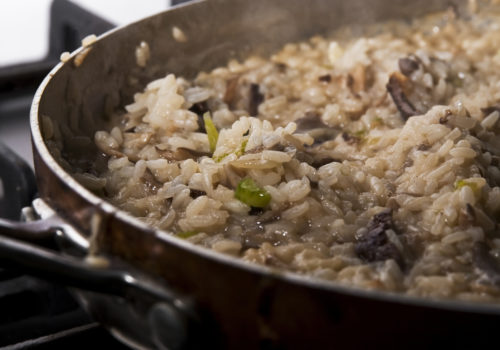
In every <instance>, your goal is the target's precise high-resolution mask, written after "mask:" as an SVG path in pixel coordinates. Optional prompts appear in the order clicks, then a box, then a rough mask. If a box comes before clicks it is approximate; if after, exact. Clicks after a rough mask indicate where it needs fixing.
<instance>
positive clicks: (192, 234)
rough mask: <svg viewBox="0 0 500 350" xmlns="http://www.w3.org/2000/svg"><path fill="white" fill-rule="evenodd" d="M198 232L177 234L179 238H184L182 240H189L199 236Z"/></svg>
mask: <svg viewBox="0 0 500 350" xmlns="http://www.w3.org/2000/svg"><path fill="white" fill-rule="evenodd" d="M197 234H198V232H196V231H184V232H179V233H177V237H179V238H182V239H187V238H189V237H193V236H194V235H197Z"/></svg>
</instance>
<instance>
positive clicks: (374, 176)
mask: <svg viewBox="0 0 500 350" xmlns="http://www.w3.org/2000/svg"><path fill="white" fill-rule="evenodd" d="M174 29H175V28H174ZM174 35H175V33H174ZM499 40H500V20H499V18H497V17H495V16H493V15H491V13H488V14H485V13H478V14H470V15H467V16H466V19H463V18H459V17H458V15H457V14H456V13H454V12H453V10H449V11H447V12H446V13H440V14H436V15H432V16H429V17H427V18H425V19H418V20H415V21H414V22H413V23H412V24H410V25H409V24H403V23H385V24H383V25H377V26H375V27H374V28H367V29H366V35H365V36H363V37H353V36H351V35H350V34H349V30H348V29H344V30H342V31H340V32H339V33H337V35H336V36H334V37H333V39H325V38H322V37H313V38H312V39H310V40H309V41H307V42H301V43H297V44H288V45H286V46H285V47H284V48H283V49H282V50H281V51H280V52H278V53H276V54H274V55H273V56H272V57H270V58H260V57H251V58H249V59H247V60H246V61H244V62H237V61H231V62H229V64H228V65H227V66H226V67H219V68H217V69H214V70H213V71H211V72H208V73H205V72H202V73H200V74H199V75H198V77H197V78H196V79H194V80H193V81H188V80H185V79H183V78H180V77H175V76H174V75H172V74H168V75H167V76H166V77H165V78H163V79H159V80H156V81H153V82H151V83H150V84H149V85H148V86H147V87H146V88H145V90H144V91H142V92H138V93H137V94H136V95H135V97H134V102H133V103H132V104H130V105H128V106H126V107H125V111H123V112H121V113H120V115H119V117H118V121H117V124H116V126H115V127H113V128H111V129H110V130H107V131H104V130H103V131H98V132H97V133H96V134H95V142H96V144H97V146H98V147H99V149H100V150H101V151H102V152H104V153H105V154H106V157H107V159H108V160H107V161H108V166H107V168H106V169H104V170H96V172H97V176H95V175H96V172H94V175H91V174H89V173H83V174H78V175H77V178H78V179H79V180H80V181H81V182H82V183H84V184H85V185H87V186H88V187H89V188H90V189H91V190H93V191H96V192H98V193H100V194H101V195H103V196H104V197H105V198H107V199H109V201H111V202H112V203H113V204H115V205H117V206H118V207H120V208H121V209H124V210H126V211H128V212H129V213H131V214H133V215H135V216H137V217H140V218H141V219H143V220H144V221H146V222H148V223H150V224H152V225H155V226H157V227H159V228H161V229H163V230H166V231H169V232H172V234H174V235H178V236H179V237H184V239H188V240H190V241H192V242H193V243H195V244H199V245H202V246H205V247H208V248H212V249H214V250H216V251H220V252H222V253H226V254H231V255H235V256H239V257H241V258H242V259H245V260H247V261H251V262H255V263H259V264H265V265H272V266H276V267H280V268H283V269H287V270H292V271H296V272H299V273H303V274H307V275H309V276H315V277H318V278H323V279H329V280H333V281H336V282H338V283H345V284H348V285H353V286H358V287H362V288H370V289H381V290H387V291H399V292H403V293H407V294H410V295H418V296H428V297H438V298H456V299H466V300H482V301H489V300H498V298H499V297H500V259H499V256H500V236H499V232H498V221H499V220H498V218H499V215H500V187H499V184H500V169H499V163H500V158H499V157H500V136H499V134H500V123H499V117H500V104H499V103H500V51H499V48H500V41H499ZM148 51H149V49H148ZM139 54H141V55H142V54H143V53H142V52H139ZM141 55H140V57H138V64H140V65H143V63H144V64H145V61H146V58H145V57H143V56H144V55H142V56H141ZM207 110H208V111H210V112H211V117H212V120H213V123H214V124H215V127H216V128H217V129H218V132H219V136H218V140H217V143H216V147H215V150H214V151H213V152H212V151H211V149H210V144H209V137H208V136H207V132H206V131H205V130H204V129H203V128H201V127H200V126H201V125H202V124H203V123H202V122H201V123H200V119H201V115H202V114H203V112H204V111H207ZM207 129H208V127H207ZM249 178H250V179H253V181H254V183H255V184H256V185H258V186H259V187H260V188H261V189H262V190H265V191H266V192H267V194H268V195H269V196H270V198H271V199H270V202H269V204H267V205H265V207H264V208H251V206H250V205H248V204H246V203H245V201H242V200H239V199H238V198H236V197H237V194H236V193H235V192H237V191H238V190H237V188H238V184H240V182H241V181H242V180H243V179H249Z"/></svg>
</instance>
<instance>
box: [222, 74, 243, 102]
mask: <svg viewBox="0 0 500 350" xmlns="http://www.w3.org/2000/svg"><path fill="white" fill-rule="evenodd" d="M239 79H240V77H239V76H235V77H233V78H231V79H229V80H228V81H227V82H226V92H225V93H224V98H223V99H222V100H223V101H224V103H227V104H228V105H230V106H231V105H232V104H233V103H234V99H235V97H236V88H237V87H238V81H239Z"/></svg>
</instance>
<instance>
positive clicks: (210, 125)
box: [203, 112, 219, 153]
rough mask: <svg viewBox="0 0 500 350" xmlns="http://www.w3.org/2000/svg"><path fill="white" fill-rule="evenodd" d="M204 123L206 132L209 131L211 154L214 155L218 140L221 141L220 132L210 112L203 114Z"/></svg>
mask: <svg viewBox="0 0 500 350" xmlns="http://www.w3.org/2000/svg"><path fill="white" fill-rule="evenodd" d="M203 122H204V123H205V130H206V131H207V136H208V144H209V145H210V152H212V153H214V151H215V146H217V140H218V139H219V132H218V131H217V129H216V127H215V125H214V122H213V121H212V118H211V117H210V112H206V113H205V114H203Z"/></svg>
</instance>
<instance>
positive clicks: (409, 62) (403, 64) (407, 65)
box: [398, 57, 419, 77]
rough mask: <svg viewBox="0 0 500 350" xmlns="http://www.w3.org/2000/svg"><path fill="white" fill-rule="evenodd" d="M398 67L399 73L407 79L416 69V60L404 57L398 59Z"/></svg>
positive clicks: (417, 65)
mask: <svg viewBox="0 0 500 350" xmlns="http://www.w3.org/2000/svg"><path fill="white" fill-rule="evenodd" d="M398 66H399V70H400V71H401V73H403V74H404V75H405V76H407V77H409V76H410V75H411V74H412V73H413V72H414V71H416V70H417V69H418V67H419V64H418V62H417V61H416V60H414V59H412V58H410V57H405V58H400V59H399V61H398Z"/></svg>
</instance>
